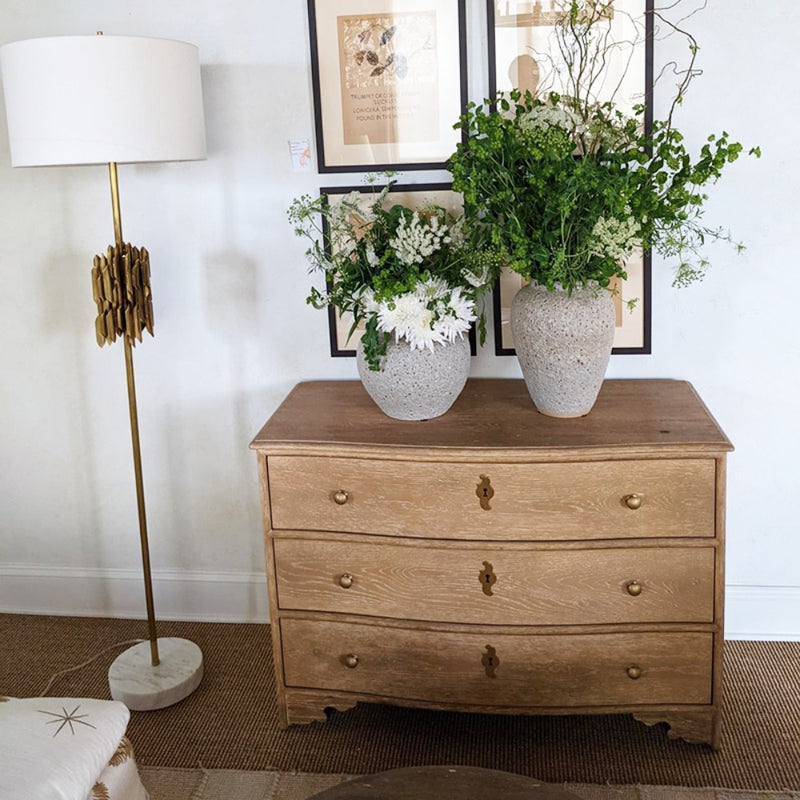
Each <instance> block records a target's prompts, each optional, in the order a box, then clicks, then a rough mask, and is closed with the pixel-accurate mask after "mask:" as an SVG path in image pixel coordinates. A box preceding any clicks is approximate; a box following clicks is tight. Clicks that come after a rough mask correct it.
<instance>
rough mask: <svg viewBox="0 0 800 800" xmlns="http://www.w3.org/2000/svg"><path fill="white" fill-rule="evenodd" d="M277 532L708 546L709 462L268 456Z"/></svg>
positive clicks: (711, 461) (711, 518)
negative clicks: (676, 541) (650, 540)
mask: <svg viewBox="0 0 800 800" xmlns="http://www.w3.org/2000/svg"><path fill="white" fill-rule="evenodd" d="M267 470H268V480H269V494H270V514H271V522H272V527H273V529H275V530H321V531H343V532H352V533H381V534H397V535H403V536H418V537H428V538H457V539H477V538H486V537H487V536H494V537H497V538H500V539H510V540H514V539H516V540H558V539H565V540H570V539H574V540H585V539H627V538H642V537H665V536H668V537H697V536H708V537H713V536H714V521H715V488H714V487H715V461H714V459H713V458H696V459H664V460H653V461H648V460H627V461H596V462H575V463H544V464H495V463H492V464H485V463H480V462H476V463H450V462H445V463H437V462H431V461H391V460H382V459H362V458H339V457H335V458H325V457H315V456H269V457H268V459H267Z"/></svg>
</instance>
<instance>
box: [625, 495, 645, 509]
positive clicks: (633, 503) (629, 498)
mask: <svg viewBox="0 0 800 800" xmlns="http://www.w3.org/2000/svg"><path fill="white" fill-rule="evenodd" d="M625 505H626V506H628V508H629V509H631V511H636V509H637V508H641V507H642V498H641V496H640V495H638V494H628V495H625Z"/></svg>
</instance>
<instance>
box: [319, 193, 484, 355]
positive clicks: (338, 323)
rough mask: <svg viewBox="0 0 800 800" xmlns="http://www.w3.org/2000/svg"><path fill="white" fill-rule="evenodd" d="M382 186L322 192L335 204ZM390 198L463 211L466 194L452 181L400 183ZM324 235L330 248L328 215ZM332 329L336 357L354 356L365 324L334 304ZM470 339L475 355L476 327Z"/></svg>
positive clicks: (330, 310)
mask: <svg viewBox="0 0 800 800" xmlns="http://www.w3.org/2000/svg"><path fill="white" fill-rule="evenodd" d="M381 188H383V187H381V186H376V185H369V186H365V185H362V186H336V187H331V188H323V189H320V194H321V195H324V196H325V198H326V199H327V202H328V203H331V204H335V203H337V202H340V201H341V199H342V198H343V197H345V196H346V195H347V194H349V193H350V192H363V193H364V194H372V193H373V192H379V191H380V190H381ZM386 199H387V202H388V203H389V204H394V203H400V204H401V205H404V206H406V207H407V208H412V209H417V208H418V209H421V208H424V207H425V206H430V205H437V206H441V207H442V208H444V209H446V210H447V211H449V212H451V213H453V214H459V213H461V209H462V197H461V195H460V194H458V193H457V192H454V191H453V190H452V189H451V188H450V184H449V183H426V184H422V183H420V184H406V185H400V184H397V185H395V186H393V187H392V190H391V191H390V192H389V193H388V194H387V196H386ZM323 236H324V238H325V240H326V245H325V246H326V248H328V247H330V244H329V242H328V235H327V225H326V223H325V220H324V219H323ZM328 330H329V333H330V347H331V355H332V356H333V357H342V356H344V357H354V356H355V354H356V345H357V344H358V340H359V339H360V337H361V333H362V331H363V325H359V326H356V327H355V328H354V327H353V317H352V315H351V314H349V313H347V312H345V313H340V311H339V310H338V309H337V308H335V307H334V306H328ZM470 343H471V346H472V352H473V355H474V354H475V347H476V343H475V333H474V327H473V330H472V331H471V332H470Z"/></svg>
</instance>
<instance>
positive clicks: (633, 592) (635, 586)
mask: <svg viewBox="0 0 800 800" xmlns="http://www.w3.org/2000/svg"><path fill="white" fill-rule="evenodd" d="M625 588H626V589H627V590H628V594H629V595H630V596H631V597H638V596H639V595H640V594H641V593H642V584H641V583H639V581H631V582H630V583H629V584H628V585H627V586H626V587H625Z"/></svg>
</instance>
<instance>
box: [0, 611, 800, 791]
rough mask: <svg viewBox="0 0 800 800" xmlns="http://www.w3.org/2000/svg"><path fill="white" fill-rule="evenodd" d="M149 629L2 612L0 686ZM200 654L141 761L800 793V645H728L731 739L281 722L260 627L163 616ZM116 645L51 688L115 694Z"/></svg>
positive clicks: (534, 723) (436, 721)
mask: <svg viewBox="0 0 800 800" xmlns="http://www.w3.org/2000/svg"><path fill="white" fill-rule="evenodd" d="M144 636H146V625H145V623H143V622H141V621H136V620H111V619H95V618H79V617H51V616H30V615H11V614H4V615H3V614H0V695H8V696H13V697H26V696H35V695H40V694H41V693H42V692H43V690H44V689H45V687H46V685H47V683H48V681H49V679H50V677H51V676H52V675H53V674H54V673H56V672H58V671H59V670H63V669H67V668H69V667H72V666H75V665H77V664H80V663H82V662H84V661H86V660H87V659H89V658H91V657H92V656H93V655H94V654H96V653H97V652H98V651H100V650H102V649H103V648H104V647H109V646H111V645H114V644H115V643H117V642H120V641H124V640H128V639H132V638H141V637H144ZM159 636H181V637H184V638H187V639H191V640H192V641H194V642H196V643H197V644H198V645H199V646H200V648H201V649H202V650H203V654H204V659H205V677H204V680H203V683H202V684H201V685H200V687H199V688H198V689H197V691H195V693H194V694H193V695H191V696H190V697H189V698H187V699H186V700H184V701H183V702H182V703H180V704H178V705H176V706H173V707H171V708H166V709H162V710H160V711H151V712H134V713H133V714H132V717H131V723H130V726H129V729H128V730H129V735H130V738H131V740H132V742H133V745H134V748H135V750H136V757H137V760H138V761H139V762H140V763H141V764H143V765H147V766H154V767H155V766H164V767H197V766H198V764H201V765H202V766H203V767H205V768H206V769H244V770H270V769H272V770H285V771H293V770H297V771H301V772H313V773H349V774H356V775H357V774H365V773H370V772H380V771H383V770H388V769H396V768H400V767H408V766H423V765H427V764H461V765H467V766H476V767H485V768H489V769H498V770H504V771H507V772H517V773H520V774H523V775H529V776H532V777H536V778H538V779H539V780H542V781H548V782H553V783H561V782H565V781H566V782H571V783H599V784H604V783H611V784H650V785H652V784H657V785H667V786H668V785H673V786H723V787H727V788H730V789H773V790H781V789H791V790H800V642H729V643H727V644H726V660H725V687H726V701H725V716H724V723H723V749H722V751H721V752H719V753H713V752H712V751H711V750H710V749H709V748H707V747H701V746H695V745H688V744H686V743H684V742H681V741H670V740H668V739H667V737H666V735H665V726H664V725H658V726H656V727H654V728H648V727H646V726H644V725H642V724H641V723H638V722H636V721H635V720H634V719H633V718H632V717H630V716H627V715H612V716H592V717H579V716H570V717H524V716H518V717H513V716H494V715H482V714H457V713H445V712H432V711H421V710H415V709H404V708H394V707H389V706H379V705H373V704H362V705H359V706H357V707H356V708H354V709H352V710H351V711H348V712H345V713H334V714H333V715H332V716H331V718H330V719H329V720H328V721H327V722H326V723H322V724H320V723H314V724H312V725H308V726H300V727H298V726H293V727H291V728H289V729H288V730H281V729H280V728H279V727H278V724H277V714H276V709H275V685H274V680H273V676H272V655H271V646H270V638H269V629H268V627H267V626H265V625H246V624H223V623H194V622H192V623H189V622H161V623H160V624H159ZM121 650H122V648H121V647H119V648H115V649H114V650H113V651H110V652H107V653H105V654H103V655H102V656H101V657H100V658H99V659H97V661H95V662H93V663H92V664H90V665H88V666H86V667H83V668H81V669H80V670H77V671H76V672H73V673H70V674H68V675H64V676H61V677H59V678H58V679H57V680H56V681H55V682H54V683H53V685H52V686H51V688H50V690H49V691H48V694H49V695H50V696H54V697H58V696H71V697H81V696H86V697H99V698H107V697H108V696H109V695H108V686H107V682H106V673H107V670H108V666H109V664H110V663H111V661H112V660H113V658H114V657H115V656H116V654H117V652H119V651H121Z"/></svg>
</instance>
